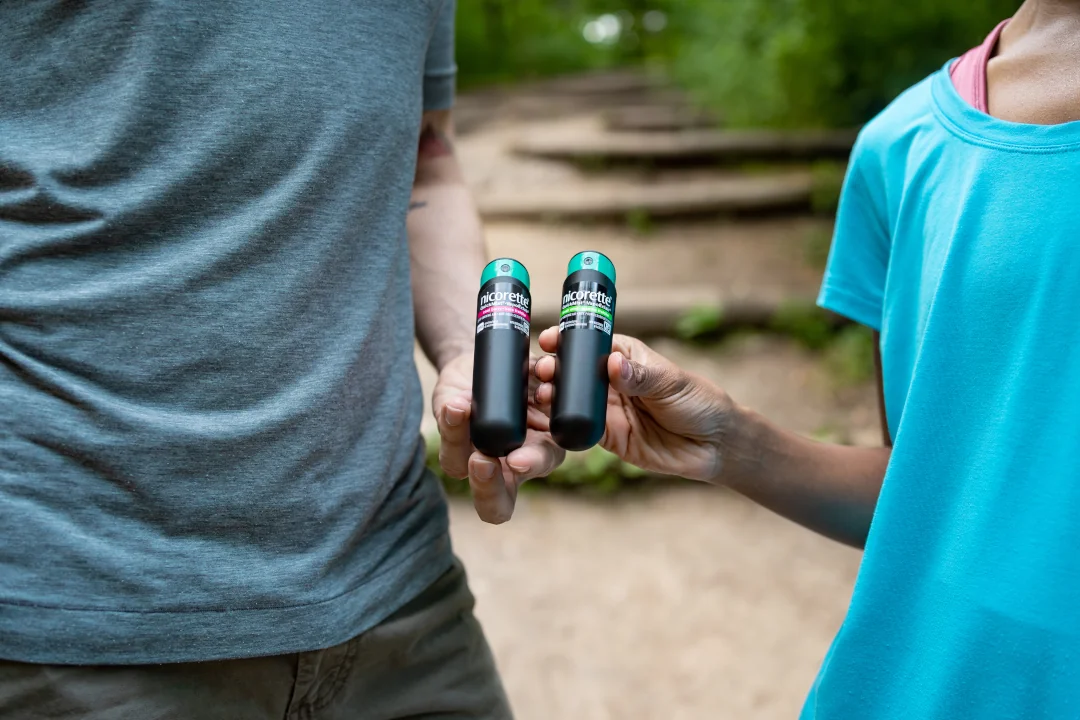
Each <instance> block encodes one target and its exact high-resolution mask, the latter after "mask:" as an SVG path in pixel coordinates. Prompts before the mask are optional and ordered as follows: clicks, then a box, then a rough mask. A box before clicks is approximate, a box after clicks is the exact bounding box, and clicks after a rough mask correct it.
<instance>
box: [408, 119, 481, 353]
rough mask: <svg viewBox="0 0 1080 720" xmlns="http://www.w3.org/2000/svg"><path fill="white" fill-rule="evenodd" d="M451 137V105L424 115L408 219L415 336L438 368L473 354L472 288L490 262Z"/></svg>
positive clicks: (474, 298)
mask: <svg viewBox="0 0 1080 720" xmlns="http://www.w3.org/2000/svg"><path fill="white" fill-rule="evenodd" d="M452 136H453V123H452V119H451V114H450V111H449V110H436V111H433V112H427V113H424V118H423V122H422V125H421V130H420V141H419V145H418V147H417V160H416V178H415V180H414V182H413V192H412V200H411V202H410V203H409V216H408V221H407V227H408V232H409V261H410V267H411V270H412V286H413V305H414V307H415V313H416V337H417V340H419V342H420V347H421V348H422V349H423V350H424V354H425V355H427V357H428V359H429V360H431V362H432V364H434V365H435V367H436V368H437V369H438V370H439V371H442V369H443V368H444V367H446V365H447V364H448V363H450V362H451V361H452V360H454V359H455V358H457V357H460V356H462V355H465V354H468V353H471V352H472V344H473V334H474V332H475V328H474V327H473V322H472V320H473V317H472V316H473V314H474V312H475V305H476V288H475V287H474V286H475V284H476V280H477V278H479V277H480V273H481V272H482V271H483V269H484V264H485V263H486V262H487V251H486V249H485V247H484V237H483V231H482V229H481V225H480V216H479V214H478V213H477V211H476V206H475V205H474V204H473V200H472V196H471V195H470V193H469V188H468V186H467V185H466V184H465V177H464V175H463V174H462V172H461V166H460V165H459V164H458V160H457V157H455V155H454V151H453V145H452V140H451V138H452Z"/></svg>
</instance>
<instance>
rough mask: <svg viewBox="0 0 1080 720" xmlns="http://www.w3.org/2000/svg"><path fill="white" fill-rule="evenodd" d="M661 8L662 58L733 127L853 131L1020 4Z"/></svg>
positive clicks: (711, 3) (844, 0)
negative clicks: (665, 35) (664, 25)
mask: <svg viewBox="0 0 1080 720" xmlns="http://www.w3.org/2000/svg"><path fill="white" fill-rule="evenodd" d="M665 4H666V5H667V6H668V10H669V12H670V13H671V16H672V19H673V22H672V27H671V29H672V35H673V37H672V38H671V39H670V45H669V47H668V48H667V49H666V54H665V57H664V59H665V61H666V62H667V64H668V65H669V66H670V68H671V69H672V72H673V75H674V76H675V77H676V78H677V79H678V80H680V81H681V82H682V83H684V84H685V85H686V86H687V87H689V88H690V89H691V90H692V91H693V93H694V95H695V96H696V98H697V99H698V100H699V101H700V102H701V103H702V104H704V105H706V106H708V107H711V108H714V109H716V110H718V111H720V112H722V113H723V115H724V117H725V118H727V119H728V121H729V122H730V123H731V124H734V125H761V124H765V125H778V126H851V125H857V124H860V123H863V122H865V121H866V120H868V119H870V118H871V117H872V116H873V115H874V114H876V113H877V112H879V111H880V110H881V109H882V108H884V107H885V105H886V104H887V103H888V102H889V101H891V100H892V99H893V98H894V97H896V95H898V94H899V93H900V92H901V91H903V90H904V89H905V88H907V87H909V86H910V85H912V84H913V83H915V82H917V81H919V80H920V79H921V78H923V77H925V76H926V75H928V74H929V73H931V72H933V71H934V70H936V69H937V68H939V67H941V65H942V64H944V63H945V61H946V60H948V59H949V58H950V57H955V56H956V55H958V54H960V53H961V52H963V51H964V50H966V49H968V48H969V47H971V46H973V45H975V44H977V43H978V42H979V41H981V40H982V38H983V37H984V36H985V35H986V33H988V32H989V31H990V29H991V28H992V27H993V26H994V25H995V24H996V23H997V22H998V21H1000V20H1001V19H1003V18H1005V17H1008V16H1009V15H1011V14H1012V13H1013V12H1014V11H1015V10H1016V8H1017V7H1018V6H1019V0H969V1H968V2H943V1H942V0H909V1H908V2H903V3H897V2H882V0H699V1H688V0H684V1H680V0H668V2H667V3H665Z"/></svg>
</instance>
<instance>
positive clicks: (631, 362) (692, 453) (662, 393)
mask: <svg viewBox="0 0 1080 720" xmlns="http://www.w3.org/2000/svg"><path fill="white" fill-rule="evenodd" d="M558 344H559V330H558V328H549V329H547V330H545V331H544V332H543V333H542V334H541V335H540V347H541V348H542V349H543V350H544V351H545V352H549V353H554V352H555V351H556V350H557V349H558ZM612 350H613V351H612V353H611V355H610V356H609V357H608V365H607V369H608V376H609V377H610V380H611V388H610V389H609V390H608V405H607V430H606V431H605V433H604V437H603V438H602V439H601V440H600V445H601V446H602V447H604V448H605V449H606V450H610V451H611V452H613V453H615V454H616V455H618V456H619V457H620V458H622V459H623V460H626V461H627V462H629V463H632V464H634V465H637V466H638V467H640V468H642V469H644V470H650V471H653V472H659V473H665V474H668V475H680V476H682V477H687V478H690V479H692V480H703V481H717V480H718V479H719V476H720V473H721V469H722V467H723V456H722V453H721V441H722V439H723V436H724V431H725V428H726V427H727V425H728V424H729V423H730V421H731V417H732V415H733V412H732V411H733V409H734V404H733V403H732V401H731V399H730V398H729V397H728V396H727V393H725V392H724V391H723V390H721V389H720V388H718V387H716V386H715V385H713V384H712V383H710V382H709V381H707V380H705V379H704V378H701V377H698V376H696V375H693V374H691V373H688V372H685V371H683V370H680V369H679V368H678V367H676V366H675V365H674V364H673V363H671V362H670V361H669V360H667V359H666V358H664V357H663V356H661V355H660V354H659V353H657V352H654V351H653V350H651V349H650V348H649V347H648V346H647V345H645V344H644V343H643V342H641V341H640V340H636V339H634V338H631V337H627V336H625V335H615V336H614V338H613V341H612ZM534 372H535V375H536V377H537V378H538V379H539V380H540V381H542V383H543V384H542V385H540V386H539V387H538V388H537V391H536V400H537V402H538V404H539V405H541V406H543V407H545V408H547V407H549V406H550V405H551V400H552V397H553V392H554V389H553V386H552V385H551V383H552V381H553V379H554V377H555V358H554V357H551V356H548V357H544V358H542V359H540V360H539V361H537V363H536V365H535V371H534Z"/></svg>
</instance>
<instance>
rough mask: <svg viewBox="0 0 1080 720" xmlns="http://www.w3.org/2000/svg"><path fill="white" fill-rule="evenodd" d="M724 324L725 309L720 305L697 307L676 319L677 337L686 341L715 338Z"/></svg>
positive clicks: (675, 331)
mask: <svg viewBox="0 0 1080 720" xmlns="http://www.w3.org/2000/svg"><path fill="white" fill-rule="evenodd" d="M723 325H724V309H723V308H722V307H718V306H701V307H696V308H693V309H691V310H688V311H686V312H685V313H683V314H682V315H681V316H680V317H679V319H678V320H676V321H675V327H674V328H673V330H674V333H675V337H677V338H679V339H680V340H683V341H685V342H698V341H701V340H705V339H710V338H715V337H716V336H718V335H719V334H720V331H721V329H722V328H723Z"/></svg>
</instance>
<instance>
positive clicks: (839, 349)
mask: <svg viewBox="0 0 1080 720" xmlns="http://www.w3.org/2000/svg"><path fill="white" fill-rule="evenodd" d="M825 366H826V368H827V369H828V371H829V375H830V376H831V377H832V378H833V379H834V381H835V382H836V384H837V385H839V386H841V387H850V386H853V385H860V384H862V383H864V382H867V381H869V380H872V379H873V378H874V334H873V332H872V331H871V330H870V329H869V328H867V327H864V326H862V325H849V326H847V327H844V328H843V329H841V330H840V332H838V333H837V335H836V337H835V338H834V339H833V340H832V342H831V343H830V344H829V347H828V348H827V349H826V351H825Z"/></svg>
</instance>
